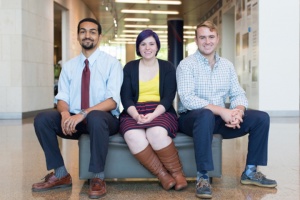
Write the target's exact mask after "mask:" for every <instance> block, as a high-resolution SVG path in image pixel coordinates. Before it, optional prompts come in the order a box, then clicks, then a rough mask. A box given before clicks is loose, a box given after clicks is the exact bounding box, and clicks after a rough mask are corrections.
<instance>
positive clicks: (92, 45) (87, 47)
mask: <svg viewBox="0 0 300 200" xmlns="http://www.w3.org/2000/svg"><path fill="white" fill-rule="evenodd" d="M81 46H82V48H84V49H85V50H90V49H92V48H94V44H93V43H91V44H90V45H85V44H81Z"/></svg>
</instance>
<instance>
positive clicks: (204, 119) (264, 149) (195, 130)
mask: <svg viewBox="0 0 300 200" xmlns="http://www.w3.org/2000/svg"><path fill="white" fill-rule="evenodd" d="M178 120H179V131H180V132H182V133H184V134H186V135H189V136H191V137H193V140H194V149H195V159H196V165H197V171H201V170H207V171H211V170H213V169H214V165H213V160H212V146H211V144H212V139H213V134H221V135H222V136H223V138H224V139H232V138H237V137H241V136H244V135H246V134H249V136H248V139H249V141H248V155H247V161H246V164H247V165H248V164H249V165H250V164H251V165H263V166H264V165H267V160H268V137H269V127H270V117H269V115H268V114H267V113H265V112H262V111H258V110H246V111H245V115H244V117H243V123H241V128H240V129H237V128H236V129H232V128H228V127H226V126H225V122H224V121H223V120H222V118H221V117H220V116H216V115H214V114H213V112H212V111H211V110H209V109H197V110H192V111H188V112H186V113H182V114H180V117H179V119H178Z"/></svg>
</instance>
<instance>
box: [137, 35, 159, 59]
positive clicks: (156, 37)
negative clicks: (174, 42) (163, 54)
mask: <svg viewBox="0 0 300 200" xmlns="http://www.w3.org/2000/svg"><path fill="white" fill-rule="evenodd" d="M151 36H152V37H154V39H155V42H156V45H157V52H156V54H155V56H156V55H157V53H158V52H159V50H160V41H159V38H158V35H157V34H156V33H155V32H154V31H152V30H150V29H146V30H143V31H142V32H140V34H139V35H138V36H137V38H136V42H135V45H136V46H135V51H136V54H137V55H138V56H140V57H142V56H141V53H140V50H139V46H140V44H141V42H142V41H143V40H144V39H146V38H148V37H151Z"/></svg>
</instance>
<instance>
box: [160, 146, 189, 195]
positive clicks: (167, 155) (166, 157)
mask: <svg viewBox="0 0 300 200" xmlns="http://www.w3.org/2000/svg"><path fill="white" fill-rule="evenodd" d="M155 152H156V154H157V156H158V158H159V159H160V161H161V162H162V163H163V165H164V166H165V168H166V169H167V170H168V171H169V172H170V173H171V175H172V176H173V177H174V178H175V180H176V185H175V190H181V189H183V188H186V187H187V182H186V179H185V176H184V174H183V171H182V165H181V163H180V159H179V156H178V152H177V149H176V147H175V145H174V143H173V141H172V142H171V144H170V145H169V146H167V147H165V148H163V149H160V150H158V151H155Z"/></svg>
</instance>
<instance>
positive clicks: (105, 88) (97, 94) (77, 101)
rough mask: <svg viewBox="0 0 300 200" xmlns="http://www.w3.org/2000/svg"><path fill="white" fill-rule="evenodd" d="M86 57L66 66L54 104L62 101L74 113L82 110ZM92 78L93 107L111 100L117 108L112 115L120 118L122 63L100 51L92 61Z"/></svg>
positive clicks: (67, 63) (64, 66) (73, 60)
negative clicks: (82, 86) (82, 83)
mask: <svg viewBox="0 0 300 200" xmlns="http://www.w3.org/2000/svg"><path fill="white" fill-rule="evenodd" d="M85 59H86V57H85V56H84V55H83V54H82V53H81V54H80V55H79V56H77V57H75V58H73V59H71V60H69V61H68V62H66V63H65V64H64V65H63V68H62V71H61V74H60V77H59V81H58V93H57V95H56V96H55V103H57V101H58V100H63V101H65V102H66V103H67V104H68V105H69V111H70V112H71V113H75V114H76V113H79V112H80V110H81V77H82V71H83V69H84V67H85V64H84V61H85ZM88 60H89V68H90V72H91V76H90V98H89V100H90V102H89V103H90V107H92V106H94V105H96V104H98V103H100V102H103V101H105V100H106V99H108V98H112V99H113V100H114V101H115V102H116V103H117V108H116V109H115V110H112V111H111V113H112V114H113V115H115V116H118V115H119V114H120V111H119V106H120V90H121V85H122V82H123V68H122V66H121V63H120V62H119V61H118V60H117V59H116V58H114V57H112V56H111V55H109V54H107V53H105V52H103V51H100V50H99V49H97V50H96V51H95V52H94V53H93V54H92V55H91V56H90V57H89V58H88Z"/></svg>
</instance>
